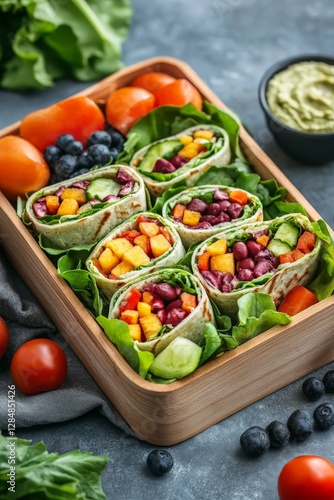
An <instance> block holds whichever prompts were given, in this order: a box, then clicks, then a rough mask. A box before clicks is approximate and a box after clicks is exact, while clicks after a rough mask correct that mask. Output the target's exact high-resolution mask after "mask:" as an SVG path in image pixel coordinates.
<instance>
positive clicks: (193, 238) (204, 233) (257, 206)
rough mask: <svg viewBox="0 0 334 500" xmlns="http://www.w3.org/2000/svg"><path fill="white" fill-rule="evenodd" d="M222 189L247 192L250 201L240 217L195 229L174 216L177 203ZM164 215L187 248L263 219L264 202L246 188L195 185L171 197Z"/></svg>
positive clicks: (163, 212) (165, 207)
mask: <svg viewBox="0 0 334 500" xmlns="http://www.w3.org/2000/svg"><path fill="white" fill-rule="evenodd" d="M217 188H218V189H221V190H223V191H226V192H227V193H228V194H229V193H231V192H233V191H243V192H245V193H246V194H247V197H248V200H249V203H248V204H247V205H245V207H244V213H243V214H242V216H241V217H239V218H238V219H232V220H231V221H230V222H222V223H220V224H217V225H216V226H212V227H210V228H208V229H194V228H191V227H187V226H186V225H185V224H183V223H182V222H177V221H175V220H174V219H173V217H172V211H173V208H174V206H175V205H176V204H177V203H181V204H183V205H187V203H189V202H190V201H191V200H192V199H194V198H201V197H203V195H205V194H207V193H211V192H212V193H213V192H214V191H215V189H217ZM162 215H163V217H165V219H166V220H168V221H169V222H170V223H171V224H172V225H173V226H174V227H175V229H176V230H177V232H178V233H179V235H180V237H181V240H182V243H183V245H184V247H185V248H189V247H190V245H192V244H193V243H198V242H200V241H204V240H206V239H207V238H210V237H211V236H213V235H215V234H217V233H219V232H220V231H223V230H227V229H228V228H229V227H231V226H233V227H236V226H240V225H243V224H245V223H251V222H257V221H262V219H263V210H262V203H261V201H260V200H259V198H258V197H257V196H255V195H254V194H251V193H249V192H247V191H245V190H244V189H239V188H232V187H229V186H212V185H203V186H194V187H192V188H188V189H185V190H184V191H182V192H181V193H178V194H177V195H175V196H173V197H172V198H170V199H169V200H168V201H166V203H165V204H164V205H163V207H162Z"/></svg>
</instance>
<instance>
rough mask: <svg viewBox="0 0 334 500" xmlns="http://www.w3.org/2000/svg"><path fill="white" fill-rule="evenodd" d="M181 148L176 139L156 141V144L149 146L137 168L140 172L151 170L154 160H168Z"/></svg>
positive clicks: (180, 143) (179, 142)
mask: <svg viewBox="0 0 334 500" xmlns="http://www.w3.org/2000/svg"><path fill="white" fill-rule="evenodd" d="M182 148H183V144H182V142H181V141H179V140H177V139H173V140H170V141H163V142H158V144H153V146H151V147H150V148H149V149H148V150H147V151H146V154H145V156H144V158H143V159H142V161H141V162H140V164H139V167H138V170H140V171H141V172H152V170H153V168H154V165H155V162H156V161H157V160H158V159H159V158H164V159H165V160H170V159H171V158H173V156H175V155H176V154H177V153H178V152H179V151H180V149H182Z"/></svg>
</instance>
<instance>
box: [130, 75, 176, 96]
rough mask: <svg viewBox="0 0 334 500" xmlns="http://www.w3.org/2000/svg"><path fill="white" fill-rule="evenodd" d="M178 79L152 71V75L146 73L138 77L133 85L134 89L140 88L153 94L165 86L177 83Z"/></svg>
mask: <svg viewBox="0 0 334 500" xmlns="http://www.w3.org/2000/svg"><path fill="white" fill-rule="evenodd" d="M175 80H176V78H174V77H173V76H170V75H167V73H160V72H159V71H152V72H151V73H144V74H143V75H140V76H137V78H135V79H134V80H133V82H132V83H131V86H132V87H140V88H142V89H146V90H148V91H149V92H152V94H155V92H156V91H157V90H159V89H160V88H161V87H165V85H169V84H170V83H173V82H175Z"/></svg>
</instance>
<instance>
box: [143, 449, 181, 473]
mask: <svg viewBox="0 0 334 500" xmlns="http://www.w3.org/2000/svg"><path fill="white" fill-rule="evenodd" d="M173 464H174V461H173V457H172V455H171V454H170V453H169V452H168V451H167V450H153V451H151V452H150V453H149V455H148V457H147V467H148V468H149V469H150V471H151V472H152V473H153V474H154V475H155V476H163V475H164V474H166V473H167V472H169V471H170V470H171V468H172V467H173Z"/></svg>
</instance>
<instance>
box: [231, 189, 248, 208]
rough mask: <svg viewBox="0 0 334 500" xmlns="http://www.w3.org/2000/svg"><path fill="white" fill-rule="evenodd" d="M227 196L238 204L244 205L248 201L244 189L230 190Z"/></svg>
mask: <svg viewBox="0 0 334 500" xmlns="http://www.w3.org/2000/svg"><path fill="white" fill-rule="evenodd" d="M229 198H230V200H232V201H234V202H236V203H239V204H240V205H246V203H247V202H248V196H247V193H244V191H231V192H230V193H229Z"/></svg>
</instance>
